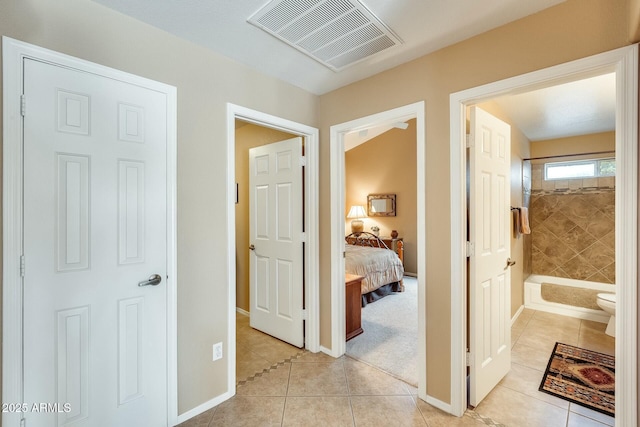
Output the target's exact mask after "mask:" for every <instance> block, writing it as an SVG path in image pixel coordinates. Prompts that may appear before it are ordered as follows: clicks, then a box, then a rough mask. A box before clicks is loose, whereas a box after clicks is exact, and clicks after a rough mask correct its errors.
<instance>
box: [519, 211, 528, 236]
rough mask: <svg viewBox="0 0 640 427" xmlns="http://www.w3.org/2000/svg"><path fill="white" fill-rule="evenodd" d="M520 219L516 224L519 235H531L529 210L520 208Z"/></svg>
mask: <svg viewBox="0 0 640 427" xmlns="http://www.w3.org/2000/svg"><path fill="white" fill-rule="evenodd" d="M518 212H519V213H520V215H519V216H520V218H518V219H519V221H518V224H519V225H520V230H519V231H520V233H522V234H531V227H530V226H529V209H527V208H525V207H521V208H519V209H518Z"/></svg>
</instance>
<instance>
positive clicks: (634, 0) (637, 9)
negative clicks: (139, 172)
mask: <svg viewBox="0 0 640 427" xmlns="http://www.w3.org/2000/svg"><path fill="white" fill-rule="evenodd" d="M629 41H630V42H631V43H638V42H640V0H629Z"/></svg>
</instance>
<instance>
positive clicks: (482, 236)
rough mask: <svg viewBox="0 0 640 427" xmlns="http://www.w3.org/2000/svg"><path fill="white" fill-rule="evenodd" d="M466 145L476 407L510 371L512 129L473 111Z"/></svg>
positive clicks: (473, 401)
mask: <svg viewBox="0 0 640 427" xmlns="http://www.w3.org/2000/svg"><path fill="white" fill-rule="evenodd" d="M470 145H471V147H470V150H469V166H470V171H469V175H470V177H469V178H470V183H469V187H470V189H469V191H470V200H469V241H470V242H471V244H472V247H473V251H472V255H471V257H470V265H469V306H470V307H469V309H470V314H469V315H470V322H469V323H470V326H469V327H470V330H469V347H470V348H469V351H470V353H471V356H470V358H471V367H470V387H471V390H470V393H469V394H470V401H469V404H470V405H471V406H477V405H478V404H479V403H480V401H482V399H484V398H485V396H486V395H487V394H488V393H489V392H490V391H491V390H492V389H493V388H494V387H495V386H496V384H498V382H500V380H501V379H502V378H503V377H504V376H505V375H506V374H507V372H509V369H510V368H511V329H510V307H511V273H510V268H509V261H510V260H509V256H510V254H511V235H510V224H511V222H510V215H511V211H510V167H511V166H510V163H511V128H510V126H509V125H508V124H506V123H504V122H502V121H500V120H498V119H496V118H495V117H493V116H492V115H490V114H488V113H486V112H485V111H483V110H481V109H479V108H477V107H472V108H471V135H470Z"/></svg>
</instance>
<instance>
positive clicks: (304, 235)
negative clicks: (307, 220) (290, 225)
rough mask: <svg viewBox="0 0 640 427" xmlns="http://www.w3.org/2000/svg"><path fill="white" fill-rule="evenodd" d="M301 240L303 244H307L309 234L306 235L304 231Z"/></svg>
mask: <svg viewBox="0 0 640 427" xmlns="http://www.w3.org/2000/svg"><path fill="white" fill-rule="evenodd" d="M300 239H301V240H302V242H306V241H307V233H305V232H304V231H303V232H302V233H300Z"/></svg>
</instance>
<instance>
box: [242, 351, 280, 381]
mask: <svg viewBox="0 0 640 427" xmlns="http://www.w3.org/2000/svg"><path fill="white" fill-rule="evenodd" d="M271 365H272V363H271V362H269V361H268V360H267V359H264V358H262V357H260V356H258V355H257V354H255V353H253V352H249V353H245V354H243V355H242V356H241V357H240V358H238V357H237V358H236V381H242V380H246V379H247V378H249V377H251V376H253V375H255V374H257V373H258V372H262V371H263V370H265V369H269V368H270V367H271Z"/></svg>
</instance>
